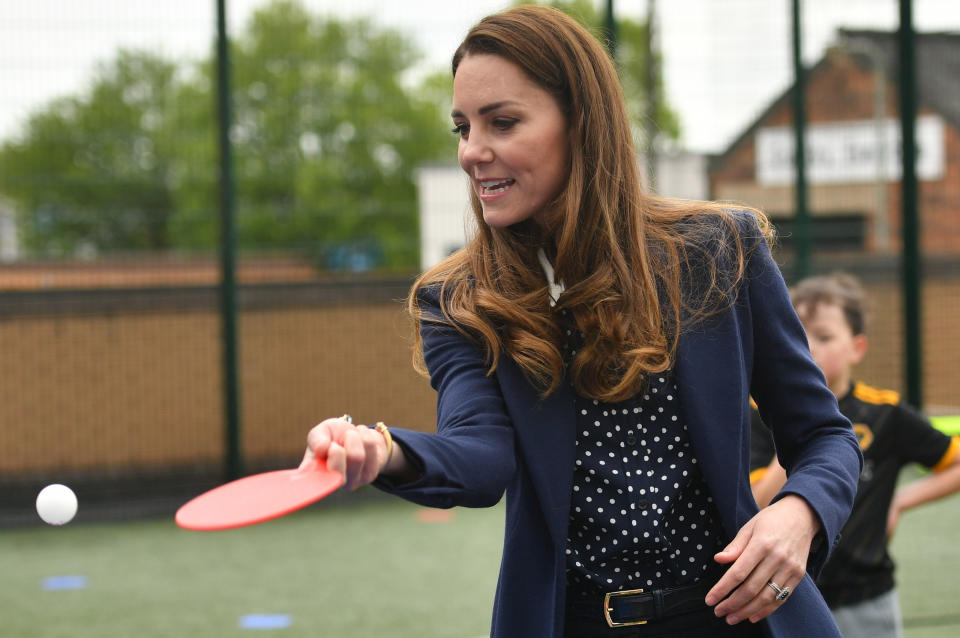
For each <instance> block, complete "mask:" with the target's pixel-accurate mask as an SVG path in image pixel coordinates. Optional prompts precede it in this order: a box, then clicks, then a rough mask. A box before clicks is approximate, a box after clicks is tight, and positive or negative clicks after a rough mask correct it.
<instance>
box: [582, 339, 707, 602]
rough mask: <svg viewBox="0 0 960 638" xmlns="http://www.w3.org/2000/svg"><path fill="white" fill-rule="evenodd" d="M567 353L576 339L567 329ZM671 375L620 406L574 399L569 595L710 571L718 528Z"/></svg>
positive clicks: (670, 581)
mask: <svg viewBox="0 0 960 638" xmlns="http://www.w3.org/2000/svg"><path fill="white" fill-rule="evenodd" d="M567 339H568V343H567V348H566V355H567V356H568V357H572V356H573V355H574V354H575V353H576V348H577V347H578V346H579V343H580V342H581V339H582V337H581V335H579V334H577V333H576V331H575V330H570V331H568V336H567ZM679 392H680V389H678V388H677V385H676V383H675V382H674V380H673V376H672V375H671V374H670V373H662V374H659V375H652V376H651V377H650V378H649V379H648V381H647V384H646V386H645V387H644V389H643V391H641V392H640V393H639V394H637V395H636V396H634V397H632V398H630V399H628V400H626V401H622V402H618V403H604V402H601V401H597V400H592V399H585V398H583V397H580V396H577V397H576V401H575V403H576V410H577V440H576V446H577V450H576V463H575V467H574V479H573V494H572V497H571V506H570V519H569V526H568V536H567V548H566V559H567V584H568V588H569V590H570V594H572V595H578V594H579V595H583V596H587V595H595V594H596V593H599V592H604V591H612V590H618V589H637V588H644V587H672V586H679V585H683V584H688V583H691V582H694V581H696V580H699V578H700V577H701V576H702V575H703V574H704V573H705V572H706V571H707V570H708V569H709V568H710V567H711V566H712V565H714V561H713V555H714V554H715V553H716V552H717V551H719V550H720V549H721V548H722V545H723V543H722V537H723V534H722V531H721V527H720V523H719V517H718V515H717V513H716V509H715V506H714V504H713V499H712V497H711V496H710V492H709V489H708V487H707V485H706V482H705V480H704V478H703V475H702V473H701V472H700V468H699V465H698V463H697V459H696V458H695V457H694V455H693V450H692V448H691V445H690V437H689V433H688V431H687V426H686V424H684V423H683V420H682V417H681V413H680V409H679V399H678V396H679Z"/></svg>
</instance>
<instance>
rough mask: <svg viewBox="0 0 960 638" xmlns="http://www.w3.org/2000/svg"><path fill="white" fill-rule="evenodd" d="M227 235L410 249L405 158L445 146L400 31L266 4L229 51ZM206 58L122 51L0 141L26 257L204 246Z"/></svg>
mask: <svg viewBox="0 0 960 638" xmlns="http://www.w3.org/2000/svg"><path fill="white" fill-rule="evenodd" d="M231 58H232V59H231V62H232V83H233V84H232V87H231V88H232V95H233V98H234V101H233V118H234V126H233V129H232V134H231V138H232V140H233V142H234V148H233V160H234V168H235V171H234V172H235V176H236V177H235V180H236V189H237V190H236V203H237V225H238V237H239V240H240V243H241V246H243V247H247V248H257V249H262V248H268V249H269V248H281V247H282V248H290V247H293V246H298V247H303V249H304V250H307V251H312V252H314V253H317V255H316V256H317V257H318V258H319V259H321V260H323V259H324V258H325V252H326V248H327V247H329V246H331V245H350V244H357V245H359V244H365V245H366V246H367V247H368V252H371V253H373V254H374V260H375V261H379V262H380V263H381V264H382V265H385V266H389V267H397V268H408V267H413V266H415V264H416V263H417V258H418V240H417V235H418V232H417V213H416V192H415V187H414V182H413V171H414V169H415V167H416V166H417V165H419V164H421V163H423V162H425V161H430V160H434V159H438V158H441V157H450V156H452V154H453V149H454V148H455V142H454V140H453V138H452V136H449V135H447V133H446V127H445V121H444V120H445V119H446V117H444V119H440V117H439V116H438V112H437V106H436V104H433V103H431V102H430V101H429V98H430V97H433V96H435V95H436V94H437V93H436V89H435V87H432V88H431V87H427V88H426V89H425V90H424V91H422V94H421V91H419V90H417V89H411V88H408V87H407V86H405V85H404V83H403V81H402V80H403V75H404V73H405V72H406V70H407V69H408V68H409V67H410V66H412V65H413V64H414V63H415V62H416V61H417V59H418V54H417V52H416V51H415V50H414V49H413V47H412V45H411V44H410V43H409V42H408V40H407V39H406V38H405V37H404V36H402V35H401V34H399V33H397V32H395V31H392V30H381V29H377V28H375V27H374V26H372V25H371V24H370V23H369V22H368V21H366V20H354V21H339V20H335V19H331V18H325V17H323V18H321V17H318V16H315V15H312V14H310V13H309V12H308V11H307V10H305V9H304V8H303V6H302V5H301V4H300V3H299V2H295V1H293V0H276V1H275V2H273V3H271V4H269V5H267V6H266V7H265V8H262V9H260V10H259V11H257V12H256V13H255V14H254V15H253V17H252V18H251V20H250V21H249V23H248V24H247V26H246V28H245V29H244V31H243V32H242V33H241V34H240V35H239V36H238V37H236V38H235V40H234V41H233V42H232V46H231ZM214 86H215V79H214V64H213V61H212V60H206V61H203V62H202V63H199V64H195V65H193V66H189V67H186V68H181V67H178V66H176V65H175V64H173V63H171V62H167V61H165V60H163V59H162V58H160V57H159V56H156V55H153V54H150V53H146V52H135V51H121V52H119V54H118V55H117V57H116V59H114V60H113V61H112V62H110V63H108V64H105V65H103V66H102V68H101V69H100V71H99V73H98V74H97V75H96V77H95V78H94V80H93V83H92V86H91V87H90V88H89V90H87V91H86V92H85V94H84V95H81V96H72V97H65V98H62V99H59V100H56V101H54V102H51V103H50V104H48V105H46V106H45V107H44V108H43V109H41V110H40V111H38V112H37V113H35V114H34V115H33V116H32V117H31V118H30V120H29V122H28V123H27V125H26V127H25V130H24V131H23V133H22V135H20V136H19V138H18V139H16V140H14V141H10V142H8V143H7V144H5V145H4V146H3V147H2V148H0V175H2V177H0V191H2V192H3V193H4V194H5V195H6V196H7V197H9V198H10V199H12V200H13V201H14V202H15V203H16V204H17V208H18V209H19V210H20V212H21V220H20V225H21V236H22V238H23V241H24V244H25V246H26V247H27V249H28V250H31V251H33V252H34V253H42V254H53V255H64V254H71V253H75V252H76V251H78V250H81V249H84V248H92V249H95V250H97V251H118V250H132V249H169V248H189V249H202V248H209V247H212V246H214V245H216V241H217V229H218V215H217V192H218V191H217V176H218V161H219V158H218V154H217V147H216V120H215V113H214V110H213V109H214V103H215V100H214Z"/></svg>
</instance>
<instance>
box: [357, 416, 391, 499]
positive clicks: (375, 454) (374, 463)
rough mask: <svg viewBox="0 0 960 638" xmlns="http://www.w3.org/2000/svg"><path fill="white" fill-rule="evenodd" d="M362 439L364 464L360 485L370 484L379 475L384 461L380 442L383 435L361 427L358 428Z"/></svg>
mask: <svg viewBox="0 0 960 638" xmlns="http://www.w3.org/2000/svg"><path fill="white" fill-rule="evenodd" d="M358 430H359V431H360V433H361V435H362V438H363V451H364V459H365V460H364V464H363V471H362V472H361V474H360V485H366V484H367V483H372V482H373V481H374V480H375V479H376V478H377V475H378V474H380V466H381V464H382V463H383V461H384V460H385V459H382V458H381V454H380V442H381V441H382V440H383V435H382V434H380V433H379V432H377V431H376V430H374V429H372V428H369V427H363V428H358Z"/></svg>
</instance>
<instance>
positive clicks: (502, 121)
mask: <svg viewBox="0 0 960 638" xmlns="http://www.w3.org/2000/svg"><path fill="white" fill-rule="evenodd" d="M516 123H517V121H516V120H511V119H508V118H505V117H498V118H496V119H495V120H494V121H493V125H494V126H496V127H497V128H498V129H500V130H501V131H506V130H509V129H511V128H513V125H514V124H516Z"/></svg>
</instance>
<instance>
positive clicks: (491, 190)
mask: <svg viewBox="0 0 960 638" xmlns="http://www.w3.org/2000/svg"><path fill="white" fill-rule="evenodd" d="M512 185H513V180H512V179H490V180H481V181H480V186H481V187H482V188H483V191H484V192H485V193H486V194H488V195H496V194H497V193H502V192H503V191H505V190H507V189H508V188H510V187H511V186H512Z"/></svg>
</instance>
